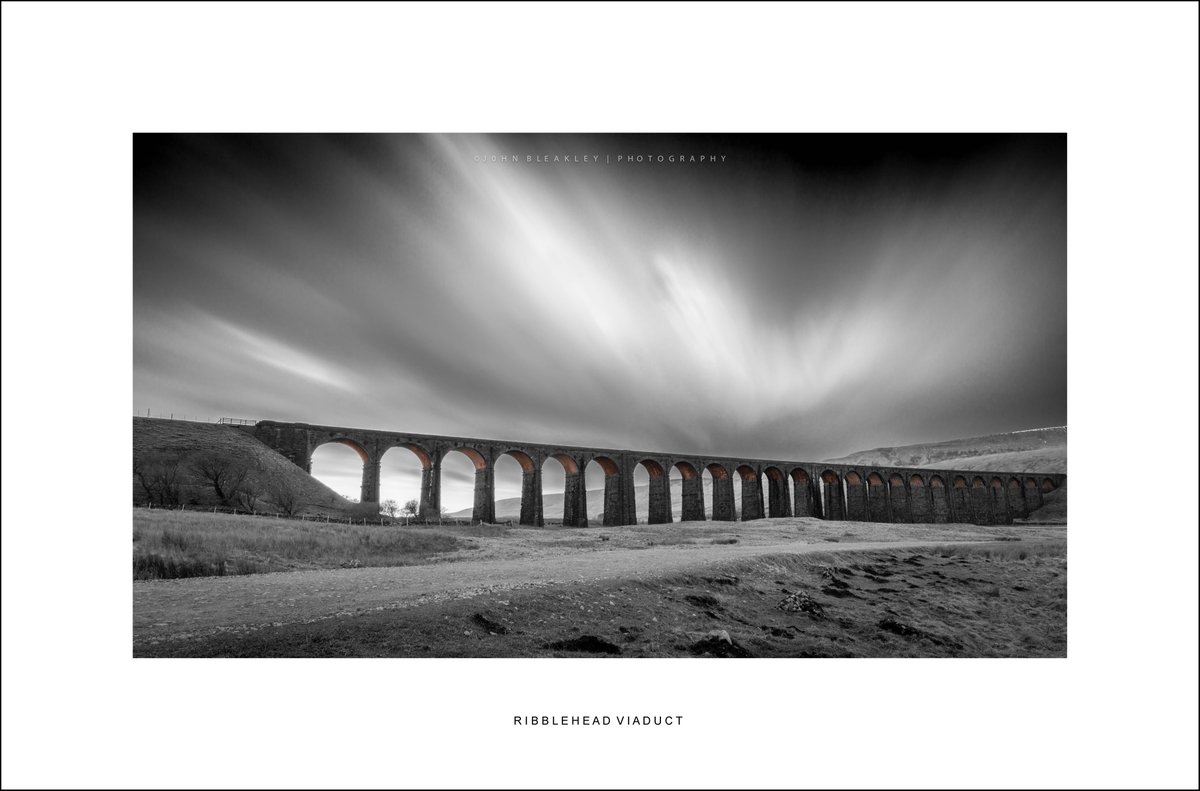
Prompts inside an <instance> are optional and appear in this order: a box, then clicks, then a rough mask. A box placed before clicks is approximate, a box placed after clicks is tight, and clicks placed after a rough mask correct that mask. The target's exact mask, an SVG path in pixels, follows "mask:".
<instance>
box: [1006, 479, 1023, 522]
mask: <svg viewBox="0 0 1200 791" xmlns="http://www.w3.org/2000/svg"><path fill="white" fill-rule="evenodd" d="M1007 486H1008V492H1007V497H1008V509H1009V513H1010V514H1011V515H1012V516H1014V517H1022V518H1024V517H1025V516H1026V515H1027V514H1028V511H1027V510H1026V508H1025V491H1024V489H1023V488H1022V486H1021V481H1020V480H1018V479H1017V478H1016V477H1015V476H1009V478H1008V484H1007Z"/></svg>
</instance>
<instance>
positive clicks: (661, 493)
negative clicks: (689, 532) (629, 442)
mask: <svg viewBox="0 0 1200 791" xmlns="http://www.w3.org/2000/svg"><path fill="white" fill-rule="evenodd" d="M637 463H638V464H639V465H641V466H642V468H643V469H645V470H646V472H647V473H649V475H650V498H649V499H650V502H649V504H648V506H647V510H648V513H647V515H646V523H647V524H651V525H665V524H669V523H671V522H673V521H674V518H673V517H672V515H671V476H670V475H668V474H667V468H666V467H664V466H663V465H662V464H661V463H659V462H658V461H656V460H654V459H649V458H645V459H639V460H638V462H637Z"/></svg>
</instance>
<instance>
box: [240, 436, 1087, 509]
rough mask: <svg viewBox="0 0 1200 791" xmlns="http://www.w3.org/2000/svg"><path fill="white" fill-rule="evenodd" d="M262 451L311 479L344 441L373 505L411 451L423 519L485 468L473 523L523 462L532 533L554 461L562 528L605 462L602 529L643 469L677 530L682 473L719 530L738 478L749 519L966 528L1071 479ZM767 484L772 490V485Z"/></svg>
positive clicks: (446, 449)
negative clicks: (547, 468) (547, 467)
mask: <svg viewBox="0 0 1200 791" xmlns="http://www.w3.org/2000/svg"><path fill="white" fill-rule="evenodd" d="M245 428H246V430H248V431H250V432H251V433H252V434H253V435H254V436H255V437H256V438H258V439H259V440H260V441H261V442H263V443H265V444H266V445H268V446H269V447H271V448H274V449H275V450H276V451H277V452H279V453H281V454H282V455H284V456H285V457H287V458H288V459H290V460H291V461H292V462H293V463H295V464H296V465H298V466H299V467H302V468H303V469H304V471H305V472H311V471H312V454H313V451H315V450H316V449H317V448H319V447H320V446H322V445H324V444H326V443H330V442H337V443H341V444H342V445H347V446H349V447H350V448H352V449H353V450H354V451H355V452H357V453H358V455H359V458H361V459H362V462H363V473H362V496H361V498H360V499H361V501H362V502H364V503H376V502H379V466H380V460H381V459H382V458H383V454H384V453H386V452H387V451H388V450H389V449H391V448H407V449H408V450H410V451H412V453H413V454H415V455H416V457H417V459H418V460H420V462H421V466H422V475H421V498H420V515H421V516H422V517H424V518H436V517H437V516H438V515H439V514H440V512H441V463H442V459H444V458H445V457H446V454H448V453H462V454H463V455H465V456H466V457H467V458H468V459H470V460H471V462H472V463H473V464H474V465H475V504H474V509H473V511H472V520H473V521H482V522H494V521H495V505H496V494H495V483H494V480H495V478H494V469H495V464H496V461H497V460H498V459H499V458H500V457H501V456H504V455H507V456H511V457H512V458H514V459H516V461H517V462H518V463H519V464H520V465H521V470H522V479H521V516H520V523H521V524H524V525H539V526H540V525H542V524H544V516H543V513H542V464H543V463H544V462H545V461H546V460H547V459H555V460H556V461H558V462H559V463H560V464H562V466H563V470H564V471H565V473H566V490H565V497H564V503H563V515H562V517H563V518H562V522H563V524H564V525H567V526H585V525H587V524H588V515H587V492H586V489H585V486H584V470H585V469H586V468H587V466H588V464H589V463H591V462H593V461H594V462H596V463H597V464H599V465H600V467H601V468H602V469H603V470H604V476H605V477H604V524H605V525H632V524H637V521H638V517H639V515H638V514H637V513H636V508H635V504H634V484H633V472H634V468H635V467H636V466H637V465H639V464H640V465H642V467H644V468H645V469H646V471H647V472H648V473H649V476H650V503H649V511H650V513H649V514H646V515H645V516H646V521H647V522H648V523H650V524H663V523H667V522H671V521H672V520H673V517H674V515H673V514H672V513H671V490H670V487H671V478H670V470H671V468H672V467H675V468H676V469H678V470H679V473H680V475H681V476H682V481H681V485H682V487H683V491H682V495H683V497H682V508H681V510H682V513H681V514H680V516H681V518H682V519H683V520H684V521H690V520H697V521H700V520H704V519H705V518H706V516H705V507H704V492H703V488H702V487H703V472H704V470H708V471H709V473H710V474H711V475H712V514H711V519H713V520H714V521H716V520H721V521H733V520H734V519H736V518H737V516H736V513H735V508H734V496H735V494H734V480H735V479H736V480H738V481H740V490H739V491H738V496H740V497H741V506H742V509H741V518H742V519H743V520H750V519H761V518H763V517H785V516H793V515H795V516H815V517H819V518H823V519H839V520H840V519H847V520H853V521H871V522H943V523H944V522H968V523H974V524H981V525H988V524H1009V523H1011V522H1012V520H1013V519H1014V518H1019V517H1024V516H1026V515H1028V514H1029V513H1030V512H1032V511H1034V510H1036V509H1038V508H1040V507H1041V506H1042V495H1043V493H1044V492H1049V491H1053V490H1054V489H1056V488H1058V487H1059V486H1062V485H1063V483H1065V482H1066V476H1065V475H1049V474H1042V473H1038V474H1032V473H1016V472H1012V473H1009V472H980V471H977V470H976V471H967V470H953V469H946V470H930V469H916V468H908V467H880V466H870V465H844V464H824V463H820V462H805V461H784V460H781V459H744V458H736V457H728V456H697V455H692V454H672V453H658V452H650V451H633V450H612V449H608V448H583V447H573V446H568V445H545V444H534V443H526V442H507V441H501V440H492V439H474V438H467V437H444V436H437V435H431V434H406V433H402V432H396V431H375V430H370V429H357V428H340V427H336V426H313V425H309V424H306V423H280V422H276V421H273V420H262V421H259V422H258V423H256V424H255V425H254V426H252V427H250V426H247V427H245ZM764 474H765V475H766V477H767V484H768V485H767V491H766V492H765V497H764V492H763V487H762V476H763V475H764Z"/></svg>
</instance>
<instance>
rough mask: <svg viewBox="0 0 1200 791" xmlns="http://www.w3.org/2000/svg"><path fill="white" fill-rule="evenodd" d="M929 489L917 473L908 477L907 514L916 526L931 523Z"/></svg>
mask: <svg viewBox="0 0 1200 791" xmlns="http://www.w3.org/2000/svg"><path fill="white" fill-rule="evenodd" d="M930 488H931V487H929V486H926V485H925V479H924V478H923V477H921V475H920V474H919V473H915V472H914V473H913V474H912V475H910V476H908V512H909V515H910V516H911V517H912V521H913V522H914V523H916V524H924V523H928V522H932V521H933V517H932V515H933V505H932V503H931V493H930V491H929V490H930Z"/></svg>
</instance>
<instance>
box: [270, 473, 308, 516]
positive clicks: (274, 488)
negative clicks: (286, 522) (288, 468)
mask: <svg viewBox="0 0 1200 791" xmlns="http://www.w3.org/2000/svg"><path fill="white" fill-rule="evenodd" d="M268 494H269V495H270V498H271V502H273V503H274V504H275V507H276V508H278V509H279V510H280V512H281V513H283V515H284V516H295V515H296V514H298V513H299V512H300V509H301V508H302V507H303V505H304V504H303V502H302V501H301V500H300V495H299V493H297V492H296V488H295V487H294V486H292V484H291V482H289V481H288V480H287V479H285V478H283V477H276V478H274V479H273V480H272V481H271V484H270V486H269V487H268Z"/></svg>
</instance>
